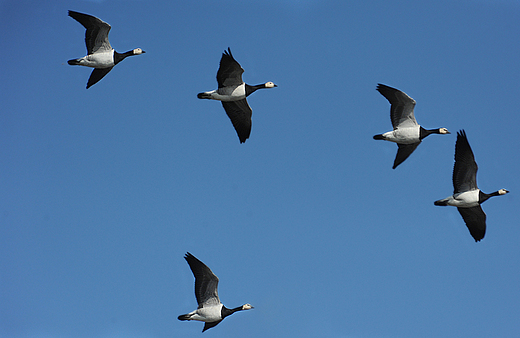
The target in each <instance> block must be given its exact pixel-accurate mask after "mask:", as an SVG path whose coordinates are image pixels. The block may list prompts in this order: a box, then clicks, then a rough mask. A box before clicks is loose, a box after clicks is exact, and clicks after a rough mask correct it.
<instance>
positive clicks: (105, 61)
mask: <svg viewBox="0 0 520 338" xmlns="http://www.w3.org/2000/svg"><path fill="white" fill-rule="evenodd" d="M69 16H70V17H71V18H73V19H75V20H76V21H77V22H79V23H80V24H82V25H83V27H85V28H86V29H87V31H86V32H85V44H86V45H87V56H84V57H82V58H79V59H72V60H69V61H67V62H68V64H69V65H72V66H85V67H92V68H94V70H93V71H92V74H90V78H89V79H88V82H87V89H88V88H90V87H91V86H93V85H94V84H96V83H97V82H98V81H99V80H101V79H102V78H103V77H104V76H105V75H107V74H108V72H110V71H111V70H112V68H113V67H114V66H115V65H117V64H118V63H119V62H121V61H123V60H124V59H125V58H126V57H128V56H133V55H140V54H143V53H146V52H145V51H144V50H142V49H141V48H135V49H133V50H129V51H128V52H126V53H122V54H120V53H118V52H116V51H115V50H114V48H112V46H110V42H108V32H110V28H111V26H110V25H109V24H108V23H106V22H104V21H103V20H100V19H98V18H96V17H95V16H92V15H88V14H83V13H78V12H74V11H69Z"/></svg>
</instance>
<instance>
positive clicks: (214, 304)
mask: <svg viewBox="0 0 520 338" xmlns="http://www.w3.org/2000/svg"><path fill="white" fill-rule="evenodd" d="M69 16H70V17H72V18H73V19H75V20H76V21H78V22H79V23H80V24H82V25H83V26H84V27H85V29H86V32H85V44H86V46H87V55H86V56H84V57H82V58H79V59H72V60H69V61H68V64H69V65H77V66H85V67H91V68H94V70H93V71H92V73H91V75H90V78H89V79H88V82H87V89H88V88H90V87H91V86H93V85H94V84H96V83H97V82H99V81H100V80H101V79H102V78H103V77H104V76H106V75H107V74H108V73H109V72H110V71H111V70H112V68H114V66H115V65H117V64H118V63H119V62H121V61H123V60H124V59H125V58H126V57H128V56H133V55H140V54H143V53H145V51H144V50H142V49H141V48H136V49H133V50H130V51H128V52H125V53H122V54H121V53H118V52H116V51H115V50H114V49H113V48H112V46H111V45H110V42H109V41H108V33H109V32H110V28H111V26H110V25H109V24H108V23H106V22H104V21H102V20H100V19H98V18H96V17H94V16H92V15H88V14H83V13H78V12H74V11H69ZM243 72H244V69H243V68H242V67H241V66H240V64H239V63H238V62H237V61H236V60H235V59H234V58H233V55H232V54H231V49H229V48H228V50H227V51H224V53H223V54H222V58H221V59H220V67H219V69H218V72H217V83H218V88H217V89H215V90H212V91H208V92H202V93H199V94H197V97H198V98H199V99H210V100H218V101H221V102H222V106H223V107H224V110H225V111H226V114H227V115H228V117H229V119H230V120H231V122H232V124H233V127H234V128H235V130H236V132H237V135H238V138H239V140H240V143H244V142H245V141H246V140H247V139H248V138H249V136H250V134H251V116H252V110H251V107H250V106H249V104H248V103H247V100H246V98H247V96H249V95H251V94H252V93H254V92H255V91H256V90H258V89H262V88H274V87H276V85H275V84H274V83H273V82H267V83H264V84H259V85H254V86H251V85H248V84H246V83H244V81H243V80H242V73H243ZM377 90H378V91H379V93H381V95H383V96H384V97H385V98H386V99H387V100H388V101H389V102H390V105H391V107H390V119H391V122H392V126H393V130H391V131H389V132H386V133H384V134H378V135H374V139H375V140H385V141H390V142H395V143H397V146H398V150H397V155H396V157H395V160H394V164H393V167H392V169H395V168H397V166H398V165H400V164H401V163H403V162H404V161H405V160H406V159H407V158H408V157H409V156H410V155H411V154H412V152H414V151H415V149H416V148H417V146H419V144H420V143H421V142H422V140H423V139H424V138H426V137H427V136H429V135H431V134H441V135H446V134H450V132H449V131H448V129H446V128H438V129H425V128H423V127H422V126H420V125H419V124H418V123H417V121H416V120H415V116H414V107H415V100H414V99H412V98H411V97H410V96H408V95H407V94H405V93H404V92H402V91H400V90H398V89H395V88H392V87H389V86H386V85H383V84H378V86H377ZM477 169H478V166H477V163H476V162H475V157H474V155H473V151H472V150H471V147H470V145H469V142H468V139H467V137H466V133H465V131H464V130H460V131H459V132H457V141H456V143H455V165H454V168H453V189H454V190H453V194H452V195H451V196H448V197H446V198H444V199H441V200H438V201H435V202H434V204H435V205H438V206H447V205H451V206H454V207H457V209H458V211H459V213H460V215H461V216H462V218H463V219H464V222H465V223H466V226H467V227H468V229H469V232H470V234H471V236H472V237H473V238H474V239H475V241H476V242H478V241H480V240H481V239H482V238H484V235H485V233H486V214H485V213H484V211H483V210H482V207H481V206H480V205H481V204H482V203H483V202H485V201H486V200H487V199H489V198H490V197H493V196H500V195H505V194H507V193H508V192H509V191H507V190H506V189H500V190H498V191H495V192H493V193H490V194H487V193H484V192H482V191H481V190H480V189H479V188H478V187H477ZM184 258H185V259H186V261H187V262H188V265H189V266H190V269H191V271H192V273H193V275H194V277H195V297H196V299H197V303H198V307H197V309H196V310H194V311H192V312H190V313H187V314H184V315H180V316H179V317H178V319H179V320H197V321H202V322H204V323H205V324H204V329H203V330H202V332H204V331H206V330H207V329H210V328H212V327H214V326H216V325H218V324H219V323H220V322H221V321H222V320H223V319H224V318H225V317H227V316H229V315H231V314H233V313H235V312H237V311H242V310H249V309H252V308H253V307H252V306H251V305H250V304H244V305H242V306H239V307H236V308H233V309H228V308H226V307H225V306H224V305H223V304H222V303H221V302H220V299H219V297H218V290H217V289H218V282H219V279H218V277H217V276H216V275H215V274H214V273H213V272H212V271H211V269H210V268H208V267H207V266H206V265H205V264H204V263H202V262H201V261H200V260H198V259H197V258H196V257H195V256H193V255H192V254H191V253H189V252H188V253H187V254H186V255H185V257H184Z"/></svg>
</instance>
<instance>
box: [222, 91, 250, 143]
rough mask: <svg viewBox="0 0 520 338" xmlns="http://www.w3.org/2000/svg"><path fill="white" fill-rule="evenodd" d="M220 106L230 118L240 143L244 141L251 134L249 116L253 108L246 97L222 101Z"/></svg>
mask: <svg viewBox="0 0 520 338" xmlns="http://www.w3.org/2000/svg"><path fill="white" fill-rule="evenodd" d="M222 106H223V107H224V110H225V111H226V114H227V116H228V117H229V119H230V120H231V123H233V127H235V130H236V132H237V135H238V138H239V139H240V143H244V142H245V141H246V140H247V139H248V138H249V135H250V134H251V124H252V122H251V116H253V110H252V109H251V107H250V106H249V104H248V103H247V101H246V99H242V100H238V101H222Z"/></svg>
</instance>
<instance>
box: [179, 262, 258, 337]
mask: <svg viewBox="0 0 520 338" xmlns="http://www.w3.org/2000/svg"><path fill="white" fill-rule="evenodd" d="M184 259H186V261H187V262H188V264H189V266H190V269H191V272H193V276H195V298H197V303H198V304H199V306H198V308H197V310H195V311H192V312H190V313H187V314H185V315H180V316H179V317H178V319H179V320H198V321H201V322H204V323H205V324H204V329H203V330H202V332H204V331H206V330H207V329H210V328H212V327H214V326H217V325H218V324H219V323H220V322H221V321H222V320H223V319H224V318H226V317H227V316H229V315H232V314H233V313H235V312H237V311H242V310H250V309H252V308H253V307H252V306H251V305H250V304H244V305H242V306H239V307H236V308H234V309H228V308H227V307H225V306H224V305H223V304H222V303H221V302H220V299H219V298H218V290H217V289H218V277H217V276H215V274H214V273H213V272H212V271H211V270H210V268H208V267H207V266H206V264H204V263H202V262H201V261H199V260H198V259H197V258H195V256H193V255H192V254H190V253H189V252H188V253H186V255H185V256H184Z"/></svg>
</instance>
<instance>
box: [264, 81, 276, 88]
mask: <svg viewBox="0 0 520 338" xmlns="http://www.w3.org/2000/svg"><path fill="white" fill-rule="evenodd" d="M264 86H265V88H274V87H278V86H277V85H275V84H274V83H272V82H271V81H269V82H266V83H265V84H264Z"/></svg>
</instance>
